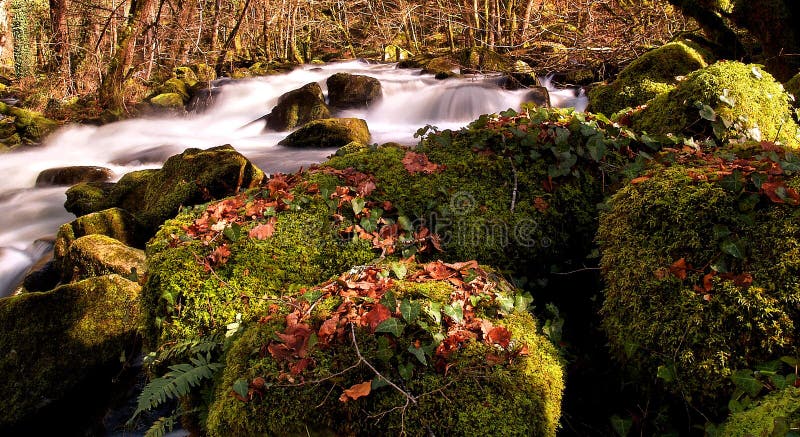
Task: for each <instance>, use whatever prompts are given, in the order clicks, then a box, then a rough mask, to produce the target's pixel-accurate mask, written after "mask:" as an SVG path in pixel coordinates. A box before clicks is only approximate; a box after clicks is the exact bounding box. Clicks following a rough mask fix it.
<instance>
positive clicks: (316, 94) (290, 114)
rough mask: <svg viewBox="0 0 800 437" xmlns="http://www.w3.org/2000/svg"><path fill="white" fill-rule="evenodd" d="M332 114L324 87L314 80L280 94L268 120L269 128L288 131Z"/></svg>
mask: <svg viewBox="0 0 800 437" xmlns="http://www.w3.org/2000/svg"><path fill="white" fill-rule="evenodd" d="M330 116H331V113H330V110H329V109H328V105H326V104H325V96H324V95H323V94H322V88H320V86H319V84H317V83H316V82H312V83H309V84H306V85H304V86H302V87H301V88H298V89H296V90H293V91H289V92H288V93H286V94H283V95H282V96H280V97H279V98H278V104H277V105H276V106H275V107H274V108H272V112H270V113H269V114H268V115H267V118H266V121H267V128H269V129H272V130H275V131H287V130H291V129H294V128H296V127H300V126H303V125H304V124H306V123H308V122H310V121H313V120H319V119H323V118H329V117H330Z"/></svg>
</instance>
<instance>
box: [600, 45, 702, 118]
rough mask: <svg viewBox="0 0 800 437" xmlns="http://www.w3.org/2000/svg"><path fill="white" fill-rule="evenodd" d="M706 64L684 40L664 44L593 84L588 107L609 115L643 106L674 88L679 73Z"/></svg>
mask: <svg viewBox="0 0 800 437" xmlns="http://www.w3.org/2000/svg"><path fill="white" fill-rule="evenodd" d="M706 65H707V64H706V60H705V59H704V58H703V56H702V54H701V53H699V52H698V51H697V50H695V49H694V48H692V47H690V46H689V45H687V44H685V43H683V42H672V43H669V44H665V45H663V46H661V47H659V48H656V49H653V50H651V51H649V52H647V53H645V54H644V55H642V56H640V57H639V58H637V59H636V60H635V61H633V62H631V64H630V65H628V66H627V67H625V69H623V70H622V71H621V72H620V73H619V76H618V77H617V78H616V79H615V80H614V81H613V82H612V83H610V84H608V85H597V86H595V87H593V88H592V90H591V91H590V92H589V105H590V109H591V111H593V112H601V113H604V114H608V115H611V114H613V113H615V112H617V111H620V110H622V109H625V108H633V107H636V106H639V105H643V104H645V103H647V102H648V101H650V100H651V99H653V98H654V97H655V96H657V95H659V94H662V93H666V92H669V91H671V90H672V89H674V88H675V84H677V83H678V77H679V76H685V75H687V74H689V73H691V72H693V71H695V70H698V69H700V68H704V67H706Z"/></svg>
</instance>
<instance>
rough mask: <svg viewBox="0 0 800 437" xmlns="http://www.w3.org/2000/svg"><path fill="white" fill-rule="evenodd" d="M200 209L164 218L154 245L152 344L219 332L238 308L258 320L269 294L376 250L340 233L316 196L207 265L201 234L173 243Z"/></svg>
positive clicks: (148, 298) (148, 300)
mask: <svg viewBox="0 0 800 437" xmlns="http://www.w3.org/2000/svg"><path fill="white" fill-rule="evenodd" d="M197 214H198V211H187V212H186V213H183V214H181V215H180V216H179V217H177V218H176V219H174V220H170V221H168V222H166V223H165V224H164V226H163V227H162V228H161V230H160V231H159V232H158V234H157V235H156V236H155V237H154V238H153V239H152V240H151V241H150V243H149V244H148V248H147V255H148V264H149V276H148V281H147V283H146V285H145V291H144V302H145V305H146V308H147V312H146V326H147V329H148V332H149V337H150V340H151V341H152V342H154V343H158V342H160V341H167V340H170V339H176V338H195V337H198V336H201V335H203V334H206V333H211V332H214V331H215V330H219V329H222V328H224V327H225V325H226V324H228V323H232V322H233V320H234V319H235V316H236V314H237V313H241V314H243V317H244V319H245V320H250V319H252V318H255V319H257V318H258V317H259V314H261V312H263V310H264V308H266V307H267V306H269V304H270V303H272V301H269V300H264V299H263V298H271V297H275V296H278V295H280V294H282V293H283V292H286V291H287V290H288V289H289V288H290V287H291V288H293V289H294V288H297V287H301V286H310V285H313V284H314V283H316V282H319V281H321V280H323V279H327V278H328V277H330V276H331V275H333V274H335V273H336V272H338V271H340V270H343V269H346V268H349V267H350V266H353V265H359V264H363V263H365V262H367V261H369V260H371V259H372V258H374V257H375V253H374V252H373V251H372V248H371V244H370V243H369V242H366V241H364V240H356V241H350V240H342V239H341V237H340V235H339V233H338V232H337V230H336V228H334V227H333V225H332V222H331V212H330V210H329V209H328V206H327V205H326V204H325V203H324V202H322V201H321V200H320V199H317V200H315V201H314V202H313V203H311V204H309V205H307V206H306V207H304V208H303V209H302V210H300V211H291V212H290V211H287V212H282V213H280V214H279V215H278V221H277V223H276V225H275V233H274V235H273V236H272V237H270V238H268V239H265V240H258V239H254V238H249V237H242V238H241V239H239V240H238V241H236V242H230V243H229V247H230V250H231V252H232V254H231V257H230V259H229V260H228V261H227V263H226V264H225V265H224V266H219V267H217V268H216V270H215V271H214V272H211V271H206V270H205V269H204V267H203V259H205V257H206V256H208V255H209V254H210V252H211V250H212V249H211V248H209V247H208V246H206V245H204V244H203V243H202V242H200V241H191V242H189V243H187V244H178V245H177V247H171V246H175V245H176V243H177V242H176V240H175V238H177V237H175V236H180V235H185V231H184V230H183V229H182V227H183V226H188V225H189V224H191V223H192V221H193V220H194V217H196V215H197ZM252 226H255V224H253V225H252ZM244 232H245V234H246V232H247V229H245V231H244Z"/></svg>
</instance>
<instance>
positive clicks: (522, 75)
mask: <svg viewBox="0 0 800 437" xmlns="http://www.w3.org/2000/svg"><path fill="white" fill-rule="evenodd" d="M540 85H541V83H539V78H538V77H536V72H535V71H534V70H533V68H532V67H531V66H530V65H528V64H527V63H526V62H525V61H516V62H515V63H514V66H513V69H512V71H509V72H507V73H506V74H505V76H504V77H503V78H502V80H501V86H502V87H503V88H505V89H507V90H517V89H521V88H531V87H536V86H540Z"/></svg>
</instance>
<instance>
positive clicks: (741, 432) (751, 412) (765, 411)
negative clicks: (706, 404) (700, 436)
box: [717, 387, 800, 437]
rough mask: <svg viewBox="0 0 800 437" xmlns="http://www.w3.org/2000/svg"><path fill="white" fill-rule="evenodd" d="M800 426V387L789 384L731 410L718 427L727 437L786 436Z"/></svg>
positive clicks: (718, 433)
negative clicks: (738, 409)
mask: <svg viewBox="0 0 800 437" xmlns="http://www.w3.org/2000/svg"><path fill="white" fill-rule="evenodd" d="M798 427H800V388H796V387H787V388H785V389H783V390H781V391H778V392H776V393H772V394H770V395H768V396H766V397H764V398H763V399H761V400H759V401H758V402H757V403H756V404H755V405H753V406H751V407H750V408H748V409H746V410H745V411H742V412H738V413H734V414H731V416H730V417H728V419H727V420H725V422H724V423H723V424H722V425H721V426H720V428H719V429H718V430H717V435H720V436H728V437H747V436H783V435H788V434H787V433H788V431H789V429H792V430H796V429H797V428H798Z"/></svg>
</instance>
